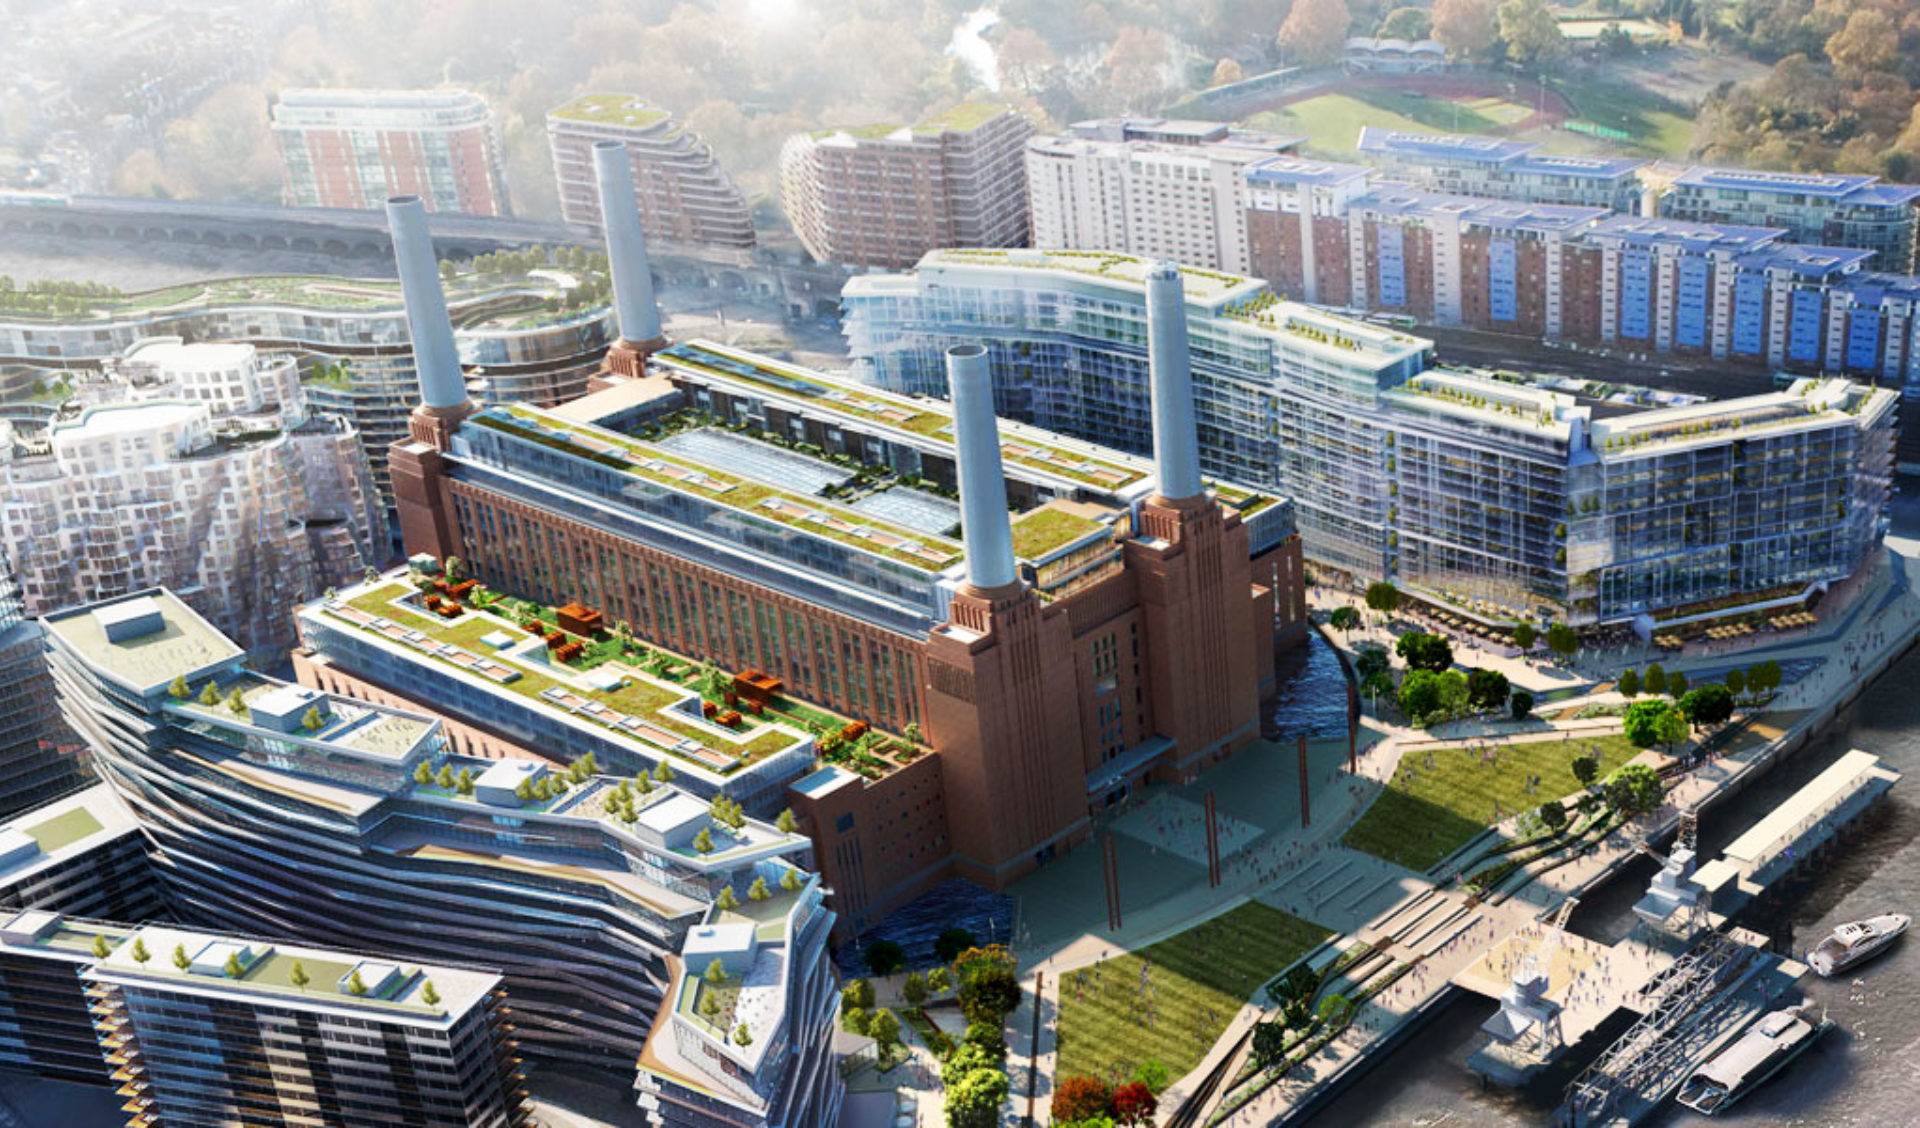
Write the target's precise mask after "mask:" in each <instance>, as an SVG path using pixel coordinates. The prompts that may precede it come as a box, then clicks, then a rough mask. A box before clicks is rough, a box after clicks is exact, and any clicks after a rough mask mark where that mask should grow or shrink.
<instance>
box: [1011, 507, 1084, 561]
mask: <svg viewBox="0 0 1920 1128" xmlns="http://www.w3.org/2000/svg"><path fill="white" fill-rule="evenodd" d="M1104 528H1106V526H1105V525H1102V524H1101V523H1100V522H1098V521H1095V520H1094V519H1093V518H1091V517H1083V516H1081V515H1080V514H1078V513H1069V512H1067V511H1065V510H1062V509H1053V508H1049V507H1047V506H1041V507H1040V508H1038V509H1034V510H1031V511H1029V512H1027V513H1024V514H1021V515H1020V516H1019V517H1016V518H1014V521H1013V552H1014V555H1016V556H1018V557H1020V558H1021V559H1023V560H1032V561H1038V560H1040V559H1043V558H1044V557H1045V556H1046V555H1047V554H1048V553H1051V552H1056V551H1058V550H1060V549H1062V548H1065V547H1066V546H1067V545H1070V544H1072V543H1073V542H1075V541H1077V540H1080V539H1082V538H1084V537H1088V536H1092V535H1093V534H1094V533H1097V532H1099V531H1101V530H1102V529H1104Z"/></svg>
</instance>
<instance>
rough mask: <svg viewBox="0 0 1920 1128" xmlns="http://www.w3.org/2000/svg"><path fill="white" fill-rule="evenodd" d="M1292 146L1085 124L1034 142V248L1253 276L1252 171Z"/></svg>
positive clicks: (1179, 130) (1210, 127) (1250, 136)
mask: <svg viewBox="0 0 1920 1128" xmlns="http://www.w3.org/2000/svg"><path fill="white" fill-rule="evenodd" d="M1296 143H1297V142H1296V141H1295V139H1293V138H1284V137H1272V136H1268V135H1266V134H1257V133H1247V132H1242V131H1238V130H1230V129H1228V128H1227V127H1226V126H1224V125H1218V124H1215V123H1212V122H1169V121H1164V120H1160V119H1145V120H1115V121H1093V122H1081V123H1079V124H1076V125H1074V126H1073V127H1072V128H1071V130H1070V131H1069V135H1068V136H1065V137H1036V138H1033V139H1031V140H1029V141H1028V142H1027V199H1028V204H1029V209H1030V211H1031V212H1032V215H1033V245H1034V246H1036V247H1043V248H1047V249H1050V250H1099V251H1118V252H1121V253H1125V254H1131V255H1140V256H1143V257H1148V258H1160V259H1169V260H1172V261H1175V262H1180V263H1185V264H1187V265H1190V266H1199V267H1205V268H1209V269H1215V270H1226V271H1233V272H1237V273H1247V272H1249V271H1250V269H1251V261H1250V257H1249V254H1248V247H1247V218H1246V217H1247V188H1246V181H1245V178H1244V176H1243V175H1242V173H1243V171H1244V170H1245V168H1246V166H1247V165H1249V164H1251V163H1253V162H1255V161H1259V160H1264V159H1266V158H1269V157H1272V156H1274V155H1275V154H1278V153H1283V152H1286V151H1287V150H1288V149H1290V148H1292V147H1293V146H1294V145H1295V144H1296Z"/></svg>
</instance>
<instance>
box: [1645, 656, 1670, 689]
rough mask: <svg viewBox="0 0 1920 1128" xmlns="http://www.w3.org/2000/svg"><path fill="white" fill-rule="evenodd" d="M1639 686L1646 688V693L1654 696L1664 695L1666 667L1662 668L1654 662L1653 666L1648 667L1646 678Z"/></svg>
mask: <svg viewBox="0 0 1920 1128" xmlns="http://www.w3.org/2000/svg"><path fill="white" fill-rule="evenodd" d="M1641 684H1642V685H1644V686H1646V688H1647V692H1648V693H1654V694H1660V693H1665V692H1666V691H1667V670H1666V667H1664V666H1662V665H1661V664H1660V663H1658V662H1655V663H1654V664H1653V665H1651V666H1648V667H1647V676H1646V677H1645V678H1644V679H1642V681H1641Z"/></svg>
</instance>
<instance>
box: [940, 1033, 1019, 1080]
mask: <svg viewBox="0 0 1920 1128" xmlns="http://www.w3.org/2000/svg"><path fill="white" fill-rule="evenodd" d="M1005 1057H1006V1050H1005V1049H1004V1048H998V1049H997V1048H995V1047H992V1046H981V1045H976V1044H975V1043H972V1042H962V1043H960V1045H958V1046H956V1047H954V1048H953V1049H952V1050H951V1051H949V1052H948V1054H947V1057H946V1060H945V1061H943V1062H941V1063H940V1080H941V1081H942V1082H943V1083H946V1084H952V1083H953V1082H954V1081H957V1080H959V1079H960V1078H961V1077H962V1076H964V1075H966V1074H968V1073H971V1072H973V1071H974V1070H976V1069H995V1070H997V1069H1001V1068H1003V1067H1004V1066H1003V1059H1004V1058H1005Z"/></svg>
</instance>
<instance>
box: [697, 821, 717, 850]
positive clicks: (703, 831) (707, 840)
mask: <svg viewBox="0 0 1920 1128" xmlns="http://www.w3.org/2000/svg"><path fill="white" fill-rule="evenodd" d="M693 848H694V851H695V852H696V853H701V854H711V853H713V831H711V830H709V829H707V828H706V827H704V826H703V827H701V828H700V833H699V834H696V835H694V836H693Z"/></svg>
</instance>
